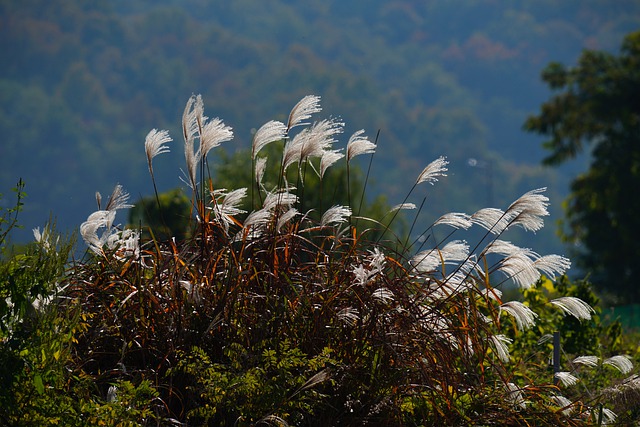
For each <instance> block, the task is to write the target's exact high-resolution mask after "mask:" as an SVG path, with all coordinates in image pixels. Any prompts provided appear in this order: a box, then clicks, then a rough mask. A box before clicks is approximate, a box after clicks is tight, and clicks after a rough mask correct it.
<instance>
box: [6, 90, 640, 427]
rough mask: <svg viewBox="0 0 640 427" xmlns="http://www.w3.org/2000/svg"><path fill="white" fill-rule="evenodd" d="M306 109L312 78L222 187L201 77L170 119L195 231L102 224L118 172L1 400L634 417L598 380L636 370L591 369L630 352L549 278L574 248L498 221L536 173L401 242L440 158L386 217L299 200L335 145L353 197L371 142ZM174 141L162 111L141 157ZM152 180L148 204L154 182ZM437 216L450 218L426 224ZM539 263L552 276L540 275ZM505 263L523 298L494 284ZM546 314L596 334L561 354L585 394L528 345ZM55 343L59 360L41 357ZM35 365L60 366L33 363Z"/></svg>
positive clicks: (572, 290) (522, 202) (382, 413)
mask: <svg viewBox="0 0 640 427" xmlns="http://www.w3.org/2000/svg"><path fill="white" fill-rule="evenodd" d="M319 111H320V106H319V98H318V97H313V96H309V97H305V98H303V100H301V101H300V103H298V104H297V105H296V106H295V107H294V108H293V110H292V112H291V113H290V115H289V119H288V122H287V123H280V122H275V121H271V122H269V123H267V124H266V125H264V126H263V127H262V128H260V129H259V130H258V131H257V132H256V134H255V136H254V140H253V146H252V152H251V163H252V165H253V167H252V173H251V175H252V179H251V182H250V183H249V188H241V189H237V190H228V189H223V188H217V187H215V186H214V182H213V180H211V179H210V178H209V176H210V174H209V170H208V167H207V165H208V160H207V156H208V153H209V151H210V150H211V149H213V148H215V147H216V146H218V145H220V144H221V143H222V142H225V141H227V140H228V139H230V138H231V136H232V134H231V130H230V129H229V128H228V127H227V126H225V125H224V124H223V123H222V121H220V120H219V119H213V120H208V119H207V118H206V117H205V116H204V109H203V105H202V100H201V98H200V97H192V98H190V100H189V102H188V103H187V107H186V109H185V113H184V116H183V130H184V139H185V154H186V161H187V172H186V182H188V183H189V184H190V190H191V199H190V204H191V206H192V208H191V210H192V213H191V214H190V216H189V218H190V224H189V226H188V229H189V230H191V231H190V232H189V234H185V235H184V238H183V239H172V238H167V239H162V238H159V234H156V233H153V232H150V233H148V234H142V233H141V230H140V229H138V228H126V229H121V228H119V227H116V226H114V224H115V217H116V213H117V211H118V210H120V209H123V208H125V207H129V206H130V205H129V204H128V194H127V193H126V192H125V191H124V190H123V188H122V187H121V186H117V187H116V188H115V190H114V192H113V193H112V195H111V196H110V198H109V200H108V201H107V203H106V205H105V208H104V209H101V210H98V211H97V212H95V213H93V214H91V215H90V216H89V218H88V219H87V221H86V222H85V223H83V224H82V225H81V227H80V232H81V235H82V237H83V239H84V241H85V242H86V243H87V244H88V246H89V251H87V254H86V256H85V258H84V259H83V260H82V261H80V262H78V263H77V264H75V265H73V266H72V268H70V269H68V270H67V271H66V273H65V274H64V276H63V277H62V278H61V279H60V286H59V287H58V288H56V289H58V291H57V293H55V295H56V298H53V299H51V300H50V301H49V302H48V303H47V304H45V305H44V306H45V307H46V308H47V310H45V312H46V313H58V314H57V315H54V318H55V319H58V321H60V322H61V324H60V325H56V323H55V321H51V320H47V321H44V319H45V318H44V317H43V318H42V319H43V321H40V322H37V326H36V328H35V329H36V331H38V333H39V334H42V333H54V334H60V335H56V336H55V338H54V339H53V341H56V342H57V343H58V344H60V346H59V347H46V345H48V344H45V342H48V340H40V341H34V342H33V344H31V346H32V347H30V348H29V351H28V353H24V354H22V353H19V357H22V358H23V360H26V359H25V358H26V357H27V355H30V356H29V357H35V359H30V361H29V362H28V363H24V364H23V367H22V368H21V370H20V372H22V374H21V375H23V377H20V378H18V379H15V380H13V387H12V388H11V390H12V393H13V394H14V399H17V400H15V401H16V402H21V403H19V405H18V406H17V407H16V409H15V410H14V411H13V412H11V413H10V414H9V416H7V417H6V418H8V419H16V418H15V417H16V414H25V413H26V414H29V416H33V417H32V418H25V419H33V420H37V421H38V422H40V423H45V422H53V421H54V420H55V421H56V422H59V420H61V419H65V418H64V417H63V414H62V415H61V414H60V411H62V409H61V408H64V410H63V411H64V412H65V413H66V414H67V418H75V419H77V420H84V422H90V423H91V424H104V425H111V424H114V423H116V422H122V423H130V424H131V425H155V424H158V423H160V424H165V425H216V426H217V425H288V424H295V425H338V424H339V425H465V424H472V423H473V424H477V423H480V424H482V425H509V424H511V425H526V424H534V425H560V424H562V425H585V424H589V423H601V422H605V421H608V420H609V421H611V420H613V419H614V414H613V412H611V408H615V409H616V410H617V411H618V413H619V414H624V415H625V416H626V417H628V419H632V418H634V417H637V414H634V413H632V411H629V410H627V409H628V408H625V407H624V405H622V406H620V405H618V403H616V402H622V401H624V399H622V398H620V399H618V400H617V401H616V402H608V400H607V396H608V395H607V393H610V394H609V395H611V393H613V391H612V390H614V388H615V387H618V388H620V387H623V388H624V387H627V388H628V389H629V390H631V389H634V390H635V388H634V387H635V385H634V383H632V382H631V381H634V380H633V379H630V380H628V381H627V382H626V383H621V384H620V385H613V386H612V385H611V384H610V383H608V382H606V383H605V380H607V381H608V380H609V379H610V378H611V376H610V375H608V374H606V371H604V370H606V369H609V368H610V367H614V368H617V369H619V370H620V371H623V372H625V373H628V372H629V369H628V364H629V363H630V361H629V359H627V358H625V357H624V356H615V357H617V358H612V357H609V355H607V356H608V357H607V358H606V359H604V358H603V357H602V356H603V354H604V353H602V351H601V349H600V348H599V347H598V340H599V338H598V337H599V335H600V332H601V330H602V329H601V325H600V324H599V319H598V317H597V315H595V314H596V313H595V312H594V311H593V309H592V308H591V306H590V305H589V304H595V303H596V302H597V301H596V300H595V299H594V298H593V294H592V293H590V292H589V291H588V288H585V287H584V286H583V285H581V284H577V285H576V286H574V285H572V284H570V283H569V282H567V281H566V279H564V278H562V274H563V273H564V272H565V270H566V269H567V268H568V267H569V260H567V259H566V258H564V257H561V256H557V255H549V256H540V255H538V254H536V253H535V252H533V251H531V250H529V249H524V248H518V247H516V246H514V245H512V244H511V243H509V242H507V241H504V240H502V236H503V235H504V234H505V233H507V232H508V230H509V229H510V228H512V227H522V228H524V229H525V230H529V231H536V230H538V229H540V228H541V227H542V218H543V217H544V216H545V215H547V214H548V212H547V203H548V199H547V198H546V196H544V194H543V191H544V190H543V189H539V190H534V191H531V192H528V193H526V194H524V195H523V196H521V197H520V198H518V199H517V200H516V201H515V202H514V203H512V204H511V205H510V206H509V207H507V209H505V210H500V209H494V208H488V209H481V210H480V211H478V212H476V213H474V214H472V215H467V214H462V213H452V214H446V215H443V216H442V217H441V218H439V219H438V220H437V221H436V222H435V223H434V224H432V225H430V226H429V227H427V228H425V229H424V230H415V231H413V230H412V232H411V233H410V235H411V236H413V234H416V235H419V236H420V238H418V239H415V242H414V243H410V239H409V238H408V237H407V236H406V235H405V236H404V237H401V236H397V235H396V234H394V231H395V230H396V229H395V228H394V224H395V223H396V222H395V221H396V220H397V218H398V215H399V212H400V210H402V211H407V210H409V209H411V208H413V209H415V205H413V204H411V203H410V202H409V200H410V197H411V195H412V193H413V192H414V191H415V189H416V188H417V186H419V185H424V183H427V182H428V183H434V182H435V181H437V180H438V178H440V177H442V176H445V174H446V171H447V162H446V160H445V159H444V158H440V159H437V160H435V161H434V162H432V163H431V164H430V165H428V166H427V167H426V168H425V169H424V170H423V171H422V172H421V173H420V174H419V175H418V179H417V180H416V184H415V185H414V188H412V189H411V190H410V191H409V193H408V194H407V196H406V198H405V200H404V202H403V203H402V204H401V205H399V206H397V207H395V208H391V209H389V210H388V212H387V217H386V218H378V219H374V218H368V217H364V216H360V215H354V214H353V211H352V209H351V207H350V206H349V205H348V204H344V203H336V204H333V205H331V206H329V205H324V203H325V202H324V201H323V202H320V203H321V204H322V205H323V206H319V207H318V208H317V209H315V210H311V209H309V208H308V207H307V208H303V207H304V206H307V205H306V204H305V200H307V203H308V200H309V198H310V196H309V194H310V193H311V192H313V191H314V185H315V184H313V182H314V181H313V180H311V179H308V178H307V174H308V173H309V172H310V171H311V172H313V173H316V175H317V177H318V178H319V180H317V181H316V182H320V181H322V179H323V178H325V177H326V176H329V174H330V173H331V172H332V171H333V169H332V168H330V166H334V167H337V166H335V163H336V162H337V161H340V160H341V159H342V158H343V157H346V159H345V160H346V162H345V163H343V164H345V165H346V174H345V175H344V176H345V179H346V182H344V183H342V184H332V185H333V186H334V187H335V186H337V185H344V186H345V190H344V192H343V193H346V194H347V197H346V200H347V201H351V200H352V199H354V198H355V200H356V202H355V203H358V202H357V200H358V197H357V196H353V194H354V193H353V192H352V189H351V188H350V182H351V180H350V178H349V176H350V173H351V172H352V171H353V165H352V164H351V162H352V160H353V159H354V157H355V156H357V155H360V154H371V153H373V151H374V149H375V144H373V143H371V142H370V141H369V140H367V139H366V138H364V136H363V134H362V133H361V132H357V133H356V134H355V135H354V136H352V137H351V138H350V141H349V143H348V144H347V147H346V152H344V153H343V152H341V151H339V150H335V149H334V148H333V144H334V143H335V142H336V141H335V139H336V138H337V135H339V134H340V133H341V132H342V127H343V124H342V123H341V122H340V121H338V120H336V119H329V120H321V121H318V122H315V123H314V124H312V125H305V126H304V127H302V122H303V121H306V120H308V119H309V118H310V117H311V116H312V114H315V113H318V112H319ZM300 128H301V130H298V129H300ZM169 141H170V138H169V136H168V133H167V132H166V131H157V130H153V131H151V132H150V133H149V135H148V136H147V140H146V143H145V147H146V152H147V158H148V165H149V171H150V173H151V176H152V178H153V166H152V160H153V158H154V157H155V156H156V155H157V154H160V153H162V152H164V151H166V149H167V148H166V146H165V145H164V144H166V143H168V142H169ZM278 141H280V145H282V146H283V152H282V154H281V159H280V160H279V161H277V162H275V165H276V167H275V169H276V170H279V174H278V175H277V176H276V178H275V179H274V178H272V177H271V178H270V180H271V181H270V182H271V184H270V186H269V187H267V181H265V180H263V177H264V175H263V174H262V172H263V171H264V167H265V162H273V160H272V159H267V158H266V157H261V156H262V155H263V153H264V152H265V151H268V150H263V149H264V148H265V146H267V145H269V144H271V143H278ZM283 142H284V144H283ZM196 143H197V144H198V149H197V150H196V148H195V145H196ZM292 170H293V171H294V172H295V173H293V174H292V173H291V171H292ZM318 185H319V184H318ZM315 189H317V187H315ZM339 191H340V190H338V192H339ZM247 197H248V198H249V201H248V202H245V204H244V205H242V204H241V203H242V201H243V199H245V198H247ZM155 199H156V200H155V201H156V203H157V205H158V207H159V208H161V207H162V205H163V204H162V200H163V198H162V197H160V195H159V194H157V192H156V197H155ZM320 200H323V199H320ZM146 203H147V204H149V203H152V202H151V201H149V200H147V202H146ZM352 203H353V202H352ZM247 206H248V207H247ZM300 209H302V210H300ZM247 211H249V212H247ZM363 212H366V210H363ZM418 213H419V211H418ZM417 217H418V216H417V214H416V218H417ZM415 224H416V221H414V227H413V228H415ZM472 227H474V228H477V229H479V230H483V231H484V233H483V237H481V239H480V240H479V241H478V242H477V243H476V244H475V246H474V247H473V249H472V248H471V246H470V245H469V244H468V243H467V242H465V241H463V240H456V239H454V238H453V237H454V234H459V233H464V231H465V230H468V229H470V228H472ZM167 229H170V227H168V228H167ZM441 229H445V230H449V232H448V235H447V238H446V239H444V240H442V241H436V240H435V239H434V238H433V235H434V233H433V232H434V230H438V231H441ZM141 235H142V237H141ZM151 236H156V238H151ZM414 237H415V236H414ZM417 245H419V246H417ZM543 274H544V275H545V276H546V277H549V278H551V279H554V278H555V277H556V276H557V277H560V279H559V280H557V281H556V282H555V285H554V284H553V283H552V282H550V281H549V280H548V279H546V278H545V276H543ZM509 283H510V284H512V285H513V286H515V287H516V288H517V289H519V290H521V291H522V292H523V298H524V303H523V302H521V301H517V300H513V301H506V300H503V297H502V290H503V289H504V288H505V287H506V286H508V284H509ZM545 289H546V291H545ZM581 298H582V299H581ZM587 303H589V304H587ZM532 309H535V310H536V311H537V314H536V312H534V311H533V310H532ZM563 314H569V315H572V316H573V317H575V318H576V319H577V321H576V322H574V323H568V322H567V320H569V319H565V318H564V317H563ZM588 322H592V323H588ZM54 325H55V326H54ZM556 329H560V330H561V331H562V334H563V336H564V337H565V348H566V350H567V351H571V352H573V351H576V352H578V351H580V349H582V348H584V349H587V350H589V351H592V350H600V351H601V353H600V355H599V356H598V357H600V358H599V359H597V361H595V362H594V359H592V358H589V359H582V360H581V361H578V362H576V361H575V359H574V364H576V365H578V364H581V366H588V365H594V364H595V365H596V366H597V369H600V370H601V373H596V374H595V376H594V377H593V378H594V379H593V380H589V381H590V382H588V384H589V385H591V384H593V385H595V386H597V387H598V390H600V391H598V392H595V394H594V393H592V394H591V395H590V396H591V397H589V398H585V395H584V393H581V391H580V390H579V388H578V387H575V386H572V385H571V383H572V381H573V380H572V378H577V375H578V374H580V375H582V368H579V370H580V372H578V370H577V369H573V370H572V371H570V372H569V371H567V372H561V373H556V378H557V380H560V379H561V380H562V382H561V383H559V384H554V372H553V371H552V370H551V371H550V369H549V367H548V363H547V362H546V361H545V360H543V357H541V356H540V354H542V353H544V352H545V351H542V352H541V350H540V347H539V345H538V340H539V339H540V338H541V337H542V336H544V335H545V334H548V333H549V332H553V331H555V330H556ZM47 331H49V332H47ZM58 344H56V345H58ZM536 346H538V347H536ZM58 348H61V349H64V351H60V352H58V353H56V351H57V349H58ZM510 350H511V353H510ZM544 350H548V347H544ZM51 354H53V355H54V357H53V360H55V361H56V363H57V365H51V366H46V367H45V365H44V363H45V362H46V363H53V362H52V358H51V357H50V355H51ZM56 354H58V358H57V359H56V357H55V355H56ZM41 355H47V358H46V360H45V359H44V357H42V358H41V359H40V356H41ZM600 360H602V362H600ZM585 361H586V362H585ZM38 363H39V365H38ZM33 366H38V368H37V369H34V368H32V367H33ZM44 371H46V372H53V373H54V374H55V375H54V376H53V377H48V376H42V375H40V374H38V375H40V377H38V378H39V379H37V380H36V372H44ZM602 372H605V374H602ZM25 375H26V376H25ZM585 378H586V377H585ZM30 379H33V381H32V384H29V380H30ZM585 381H586V380H585ZM25 384H26V385H28V387H26V388H25V390H28V389H29V388H31V389H35V392H30V394H29V396H36V395H40V396H43V397H42V399H44V400H46V401H47V402H46V403H47V405H48V406H47V405H45V404H44V403H42V405H41V407H42V408H46V407H50V408H58V411H57V412H56V411H54V410H53V409H51V411H49V412H46V411H45V412H42V411H40V410H39V409H38V408H36V407H34V406H33V405H31V404H30V403H29V401H28V400H27V399H23V398H22V397H21V396H22V391H21V390H20V389H19V388H18V386H19V385H25ZM629 384H631V386H630V385H629ZM612 387H613V388H612ZM605 390H609V391H608V392H605ZM615 390H618V389H615ZM620 390H622V389H621V388H620ZM625 390H627V389H625ZM561 393H562V394H561ZM625 393H627V392H626V391H620V393H618V394H617V395H619V396H623V395H624V396H627V397H628V395H629V393H627V394H625ZM20 399H22V400H20ZM38 405H40V403H38ZM607 405H608V406H607ZM616 405H618V406H616ZM70 414H72V415H70ZM35 415H39V416H41V417H42V418H36V417H35ZM11 417H13V418H11ZM56 417H58V418H56ZM34 422H35V421H34Z"/></svg>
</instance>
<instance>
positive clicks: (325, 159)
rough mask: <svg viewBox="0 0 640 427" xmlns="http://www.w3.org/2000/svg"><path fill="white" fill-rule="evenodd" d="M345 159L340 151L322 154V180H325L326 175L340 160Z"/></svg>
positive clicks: (329, 151) (328, 151)
mask: <svg viewBox="0 0 640 427" xmlns="http://www.w3.org/2000/svg"><path fill="white" fill-rule="evenodd" d="M343 157H344V154H342V153H340V151H339V150H327V151H324V152H323V153H322V158H321V159H320V178H324V173H325V172H326V171H327V169H329V168H330V167H331V166H333V165H334V164H335V163H336V162H337V161H338V160H340V159H341V158H343Z"/></svg>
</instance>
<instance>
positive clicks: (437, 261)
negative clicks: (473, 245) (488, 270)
mask: <svg viewBox="0 0 640 427" xmlns="http://www.w3.org/2000/svg"><path fill="white" fill-rule="evenodd" d="M468 257H469V245H468V244H467V242H465V241H464V240H453V241H451V242H449V243H447V244H446V245H445V246H444V247H442V248H440V249H439V248H435V249H427V250H425V251H422V252H419V253H418V254H417V255H415V256H414V257H413V258H411V261H410V263H411V264H412V265H413V266H414V267H415V269H416V271H417V272H418V273H429V272H432V271H434V270H436V269H437V268H438V267H439V266H441V265H442V264H443V263H451V262H455V261H464V260H466V259H467V258H468Z"/></svg>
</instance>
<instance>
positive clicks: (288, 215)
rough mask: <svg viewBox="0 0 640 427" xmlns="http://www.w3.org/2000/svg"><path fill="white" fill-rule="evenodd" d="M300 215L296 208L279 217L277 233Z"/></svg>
mask: <svg viewBox="0 0 640 427" xmlns="http://www.w3.org/2000/svg"><path fill="white" fill-rule="evenodd" d="M298 214H299V212H298V210H297V209H296V208H290V209H289V210H288V211H286V212H285V213H283V214H282V215H280V216H279V217H278V222H277V223H276V231H277V232H280V229H281V228H282V226H283V225H285V224H286V223H288V222H289V221H291V220H292V219H293V218H295V217H296V216H297V215H298Z"/></svg>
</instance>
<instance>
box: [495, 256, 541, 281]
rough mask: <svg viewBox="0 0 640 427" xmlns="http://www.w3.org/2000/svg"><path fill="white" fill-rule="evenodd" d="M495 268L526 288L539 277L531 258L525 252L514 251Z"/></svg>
mask: <svg viewBox="0 0 640 427" xmlns="http://www.w3.org/2000/svg"><path fill="white" fill-rule="evenodd" d="M497 270H498V271H500V272H502V273H504V274H505V275H506V276H507V277H508V278H510V279H511V280H513V281H514V282H515V283H516V284H517V285H518V286H519V287H520V288H522V289H528V288H530V287H531V286H533V284H534V283H536V282H537V281H538V279H540V272H539V271H538V270H536V268H535V265H534V263H533V261H532V260H531V258H529V257H528V256H527V254H526V253H525V252H515V253H513V254H511V255H509V256H508V257H506V258H504V259H502V260H501V261H500V262H499V265H498V267H497Z"/></svg>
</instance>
